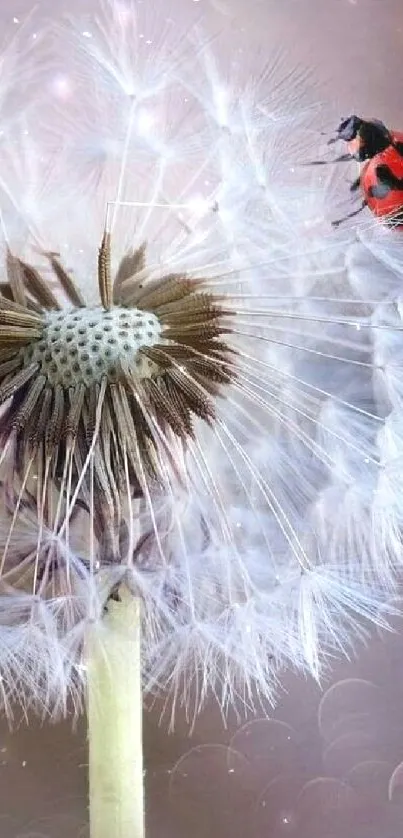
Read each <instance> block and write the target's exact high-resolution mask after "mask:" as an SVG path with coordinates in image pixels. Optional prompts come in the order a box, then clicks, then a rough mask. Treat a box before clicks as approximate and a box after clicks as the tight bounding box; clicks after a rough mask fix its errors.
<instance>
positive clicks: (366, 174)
mask: <svg viewBox="0 0 403 838" xmlns="http://www.w3.org/2000/svg"><path fill="white" fill-rule="evenodd" d="M392 136H393V139H394V140H396V141H398V142H400V143H401V142H403V132H402V131H393V132H392ZM379 165H385V166H387V167H388V168H389V169H390V171H391V172H392V174H394V175H395V176H396V177H397V178H403V156H402V154H401V152H399V151H398V150H397V149H396V148H394V146H392V145H390V146H388V147H387V148H386V149H384V151H381V152H379V154H376V155H375V157H372V158H371V159H370V160H367V161H365V163H363V164H362V165H361V176H360V187H361V191H362V193H363V197H364V199H365V201H366V203H367V206H368V208H369V209H370V210H371V212H372V213H373V214H374V215H376V216H377V217H378V218H386V217H387V216H389V217H390V218H391V220H393V216H394V215H396V214H397V213H398V212H399V211H400V212H401V211H402V209H403V190H400V189H399V190H397V189H391V190H390V191H389V192H388V194H387V195H385V197H384V198H379V197H374V196H373V195H371V187H374V186H376V185H377V183H378V178H377V173H376V169H377V167H378V166H379ZM398 226H400V227H401V226H402V225H398Z"/></svg>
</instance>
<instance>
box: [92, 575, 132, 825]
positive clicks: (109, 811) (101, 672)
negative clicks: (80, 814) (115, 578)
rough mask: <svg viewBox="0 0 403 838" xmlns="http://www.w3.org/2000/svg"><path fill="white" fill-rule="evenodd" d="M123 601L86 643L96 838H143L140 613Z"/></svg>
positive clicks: (111, 606) (123, 596)
mask: <svg viewBox="0 0 403 838" xmlns="http://www.w3.org/2000/svg"><path fill="white" fill-rule="evenodd" d="M119 596H120V600H119V601H115V600H110V601H109V602H108V611H107V613H106V615H105V618H104V621H103V623H102V625H101V626H100V625H99V623H98V624H96V625H95V624H94V627H92V628H91V629H90V630H89V632H88V638H87V671H88V708H87V716H88V741H89V787H90V789H89V796H90V836H91V838H144V789H143V742H142V691H141V660H140V608H141V607H140V601H139V600H138V599H135V598H133V596H132V595H131V594H130V593H129V592H128V591H127V590H126V589H125V588H124V589H122V590H120V591H119Z"/></svg>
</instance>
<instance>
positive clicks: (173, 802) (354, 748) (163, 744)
mask: <svg viewBox="0 0 403 838" xmlns="http://www.w3.org/2000/svg"><path fill="white" fill-rule="evenodd" d="M146 1H147V0H146ZM97 2H98V0H92V3H90V2H89V0H70V2H69V0H59V1H58V2H56V0H42V1H41V2H39V4H37V7H38V9H39V10H40V12H41V14H42V12H43V16H44V17H45V16H47V17H49V16H58V15H60V14H62V13H63V11H65V10H68V11H70V12H72V11H74V9H75V8H76V9H80V10H83V9H87V8H88V9H94V10H95V9H96V6H97ZM148 3H149V5H151V3H152V0H148ZM31 5H32V4H31V3H30V2H27V0H3V2H2V3H1V4H0V27H1V28H3V26H4V25H5V24H7V26H8V25H9V24H10V22H11V23H13V19H14V21H15V22H14V25H15V26H18V25H19V22H21V21H22V20H23V19H24V17H25V16H26V14H27V13H28V12H29V11H30V9H31ZM169 7H170V3H169V0H167V10H168V9H169V11H170V12H171V9H170V8H169ZM175 10H176V13H177V14H179V16H180V23H181V25H182V26H183V22H184V21H186V20H187V18H189V23H190V21H192V20H194V19H195V16H196V15H200V16H203V17H204V19H205V22H206V26H207V27H209V29H211V31H213V32H214V31H220V32H221V39H220V43H221V44H222V43H223V42H226V43H228V49H231V42H232V38H233V36H234V33H235V32H237V33H238V34H242V36H243V38H244V41H245V43H246V44H247V45H248V49H249V48H250V56H252V55H253V54H254V53H255V52H256V50H257V49H259V50H260V51H261V52H263V54H264V53H265V52H266V51H267V53H269V51H270V48H271V47H273V46H274V47H275V46H277V45H278V44H281V45H282V46H283V47H284V48H285V49H289V51H290V61H291V62H292V63H294V62H295V60H301V61H302V62H305V63H308V64H309V66H311V67H312V70H313V73H314V77H315V78H317V80H318V82H319V83H320V85H321V97H322V98H323V99H324V100H326V99H328V100H329V101H330V102H331V103H332V104H333V108H334V112H335V115H336V117H337V118H338V116H342V115H345V114H347V113H349V112H358V113H361V114H363V115H367V116H378V117H380V118H382V119H384V120H385V122H387V123H389V124H390V125H391V126H393V127H396V128H400V129H403V102H402V93H401V73H402V70H403V59H402V46H403V20H402V16H401V0H281V2H280V0H248V2H246V0H176V2H175ZM227 33H228V38H227ZM223 36H224V37H223ZM250 56H248V54H247V53H246V51H245V62H246V64H248V61H249V58H250ZM399 629H400V626H399V624H398V622H397V623H396V634H390V635H388V636H382V637H381V636H378V635H375V636H374V637H373V639H372V640H371V642H370V644H369V647H368V649H366V650H360V653H359V657H358V659H357V660H356V661H352V662H350V663H343V664H335V666H334V669H333V672H332V675H331V676H330V677H329V680H328V682H327V683H326V684H323V685H322V689H319V687H318V686H317V685H315V684H314V683H313V682H311V681H305V680H302V679H298V678H296V677H294V676H292V675H289V676H288V677H287V678H286V679H285V681H284V692H283V693H282V694H281V695H280V696H279V703H278V706H277V708H276V710H275V711H274V712H273V713H272V717H271V719H268V718H263V717H262V713H259V714H257V715H253V714H251V715H250V717H249V718H248V720H247V721H246V722H245V721H244V720H242V721H241V722H238V721H237V720H236V719H235V718H232V719H230V721H229V726H228V729H227V730H225V729H224V728H223V723H222V719H221V718H220V715H219V712H218V710H217V708H215V707H214V706H211V707H209V708H207V710H206V712H205V713H204V715H203V716H202V717H201V718H200V720H199V722H198V724H197V726H196V729H195V731H194V733H193V734H192V736H190V737H189V734H188V727H187V723H186V720H185V719H184V718H179V719H178V722H177V727H176V731H175V733H174V734H172V735H168V733H167V729H166V723H165V722H164V721H162V722H161V723H159V719H160V711H161V705H159V706H155V707H154V708H153V709H150V710H147V711H146V713H145V719H144V723H145V760H146V793H147V818H148V833H147V836H148V838H170V836H172V838H173V836H175V838H182V836H183V838H185V836H189V835H192V838H204V836H208V838H216V836H217V838H218V836H220V838H223V836H226V835H228V836H231V838H238V836H239V838H241V836H242V838H244V836H245V835H248V836H250V838H263V837H264V836H269V835H270V838H287V836H290V838H291V836H298V838H308V836H309V838H315V836H318V838H319V836H320V838H333V836H334V838H339V836H340V838H349V836H354V838H379V836H381V835H382V838H398V836H400V834H401V826H402V823H403V666H402V664H403V638H402V636H401V635H400V634H399ZM85 759H86V751H85V731H84V726H83V725H82V724H80V725H79V727H78V730H77V731H76V732H75V733H71V727H70V724H67V723H65V724H59V725H55V726H49V725H44V726H43V727H40V725H39V724H38V722H36V721H35V720H34V721H30V724H29V727H27V725H26V723H25V722H24V721H23V722H21V725H20V727H19V728H18V729H17V730H15V731H14V732H13V733H10V732H9V731H8V729H7V727H6V725H5V723H3V722H2V723H1V725H0V836H1V838H16V836H20V838H22V836H24V838H43V836H52V838H65V836H66V838H67V836H69V838H70V836H82V837H83V838H84V836H86V835H87V830H86V826H85V821H86V772H85ZM399 766H400V767H399Z"/></svg>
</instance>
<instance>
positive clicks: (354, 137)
mask: <svg viewBox="0 0 403 838" xmlns="http://www.w3.org/2000/svg"><path fill="white" fill-rule="evenodd" d="M338 140H344V141H345V142H346V143H347V148H348V151H347V153H345V154H341V155H340V156H339V157H336V159H335V160H334V161H333V162H339V161H350V160H357V161H358V162H359V163H360V174H359V176H358V177H357V178H356V180H355V181H354V182H353V183H352V184H351V186H350V191H351V192H356V191H357V190H360V192H361V195H362V202H361V204H360V206H359V208H358V209H356V210H354V211H353V212H351V213H349V214H348V215H346V216H345V218H342V219H340V220H339V221H334V222H333V225H334V226H338V225H339V224H340V223H341V222H342V221H344V220H345V219H347V218H352V217H353V216H355V215H358V213H360V212H361V211H362V210H363V209H364V207H368V208H369V209H370V210H371V212H372V213H373V214H374V215H375V216H377V217H378V218H382V219H383V220H384V221H385V222H386V223H387V224H389V225H393V226H398V227H402V226H403V132H402V131H391V130H390V129H389V128H387V127H386V125H384V123H383V122H381V121H380V120H379V119H369V120H367V119H362V118H361V117H359V116H355V115H352V116H349V117H347V119H343V121H342V122H341V123H340V125H339V127H338V129H337V131H336V136H335V137H333V138H332V139H331V140H329V143H328V144H329V145H331V144H332V143H335V142H337V141H338ZM325 162H327V161H323V160H321V161H317V163H325Z"/></svg>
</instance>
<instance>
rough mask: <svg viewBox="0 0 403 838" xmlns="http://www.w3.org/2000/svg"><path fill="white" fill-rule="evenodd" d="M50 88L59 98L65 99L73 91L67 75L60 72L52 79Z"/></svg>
mask: <svg viewBox="0 0 403 838" xmlns="http://www.w3.org/2000/svg"><path fill="white" fill-rule="evenodd" d="M51 90H52V92H53V93H54V94H55V96H57V97H58V98H59V99H67V98H68V97H69V96H70V95H71V94H72V92H73V85H72V83H71V80H70V79H69V77H68V76H63V75H62V74H61V73H60V74H59V75H57V76H55V78H54V79H53V80H52V83H51Z"/></svg>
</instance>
